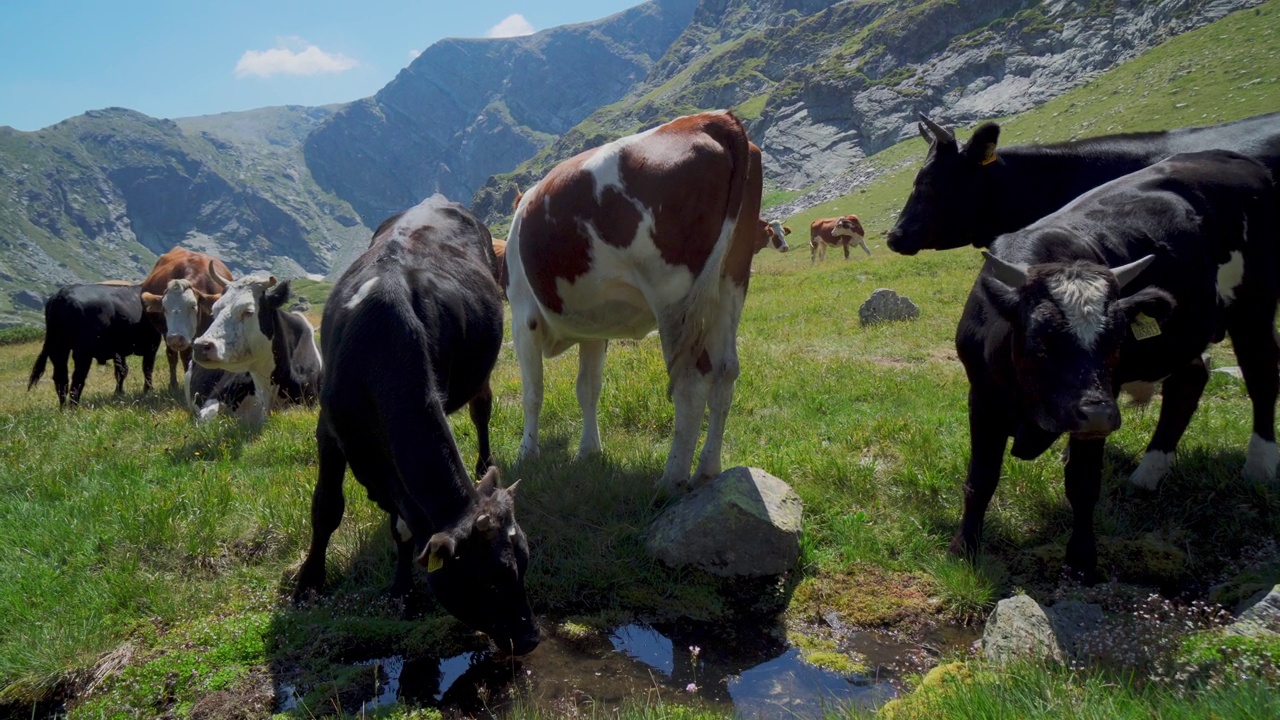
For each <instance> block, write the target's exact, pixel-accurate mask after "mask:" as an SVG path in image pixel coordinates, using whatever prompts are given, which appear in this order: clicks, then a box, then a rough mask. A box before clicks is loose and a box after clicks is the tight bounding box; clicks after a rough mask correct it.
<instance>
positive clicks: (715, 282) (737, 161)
mask: <svg viewBox="0 0 1280 720" xmlns="http://www.w3.org/2000/svg"><path fill="white" fill-rule="evenodd" d="M723 117H724V120H723V121H720V120H718V119H717V120H716V121H711V122H708V123H706V124H705V125H704V126H703V127H702V131H703V132H704V133H705V134H706V135H707V136H709V137H710V138H711V139H712V140H715V141H716V142H718V143H719V144H720V145H721V147H723V148H724V149H725V152H726V153H727V154H728V156H729V161H730V164H731V167H732V169H731V170H730V175H729V189H728V192H727V193H726V194H725V207H724V215H723V217H725V218H726V219H728V220H729V221H728V222H726V223H725V225H724V226H723V228H722V230H721V232H720V237H719V238H717V239H716V244H715V247H714V248H713V249H712V251H711V256H710V257H709V258H707V262H706V264H705V265H704V266H703V268H702V272H701V273H699V274H698V277H696V278H694V281H693V286H692V287H690V288H689V293H688V294H687V295H686V297H685V300H684V302H683V303H681V305H680V306H679V307H677V308H676V309H675V311H674V313H673V314H675V315H676V318H675V322H674V323H673V324H672V326H673V327H674V328H675V330H676V333H677V335H676V337H675V341H674V342H672V343H671V356H670V357H668V358H667V367H668V369H669V371H670V378H671V379H670V380H669V381H668V383H667V398H668V399H670V398H671V393H672V390H673V389H674V385H675V378H677V377H681V376H682V375H683V374H684V373H687V372H690V371H691V369H692V367H693V366H694V365H695V364H696V363H697V361H698V358H699V357H700V356H701V355H702V350H703V348H704V347H705V344H706V340H707V336H708V334H709V333H710V332H711V331H712V330H713V329H714V327H715V322H716V318H717V317H718V316H719V314H720V303H721V288H722V283H723V282H724V279H725V277H724V276H725V261H726V259H727V258H728V257H729V250H730V248H731V247H732V246H733V244H734V243H735V242H736V238H737V237H738V235H739V232H738V230H739V226H740V225H742V223H743V222H744V219H743V218H742V216H741V215H742V211H743V205H744V201H745V198H746V193H747V183H748V181H749V180H750V174H751V142H750V141H749V140H748V139H747V130H746V128H744V127H743V126H742V122H741V121H740V120H738V118H737V117H736V116H734V114H733V113H732V112H729V111H726V112H725V113H724V116H723ZM746 220H747V221H750V220H751V218H747V219H746Z"/></svg>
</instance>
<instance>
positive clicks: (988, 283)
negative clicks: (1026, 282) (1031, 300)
mask: <svg viewBox="0 0 1280 720" xmlns="http://www.w3.org/2000/svg"><path fill="white" fill-rule="evenodd" d="M979 282H980V283H981V285H982V292H983V294H984V295H986V296H987V300H988V301H990V302H991V306H992V307H994V308H995V309H996V312H997V313H999V315H1000V317H1002V318H1004V319H1005V320H1008V321H1009V322H1013V321H1015V320H1016V319H1017V318H1018V303H1019V301H1020V300H1021V294H1020V293H1019V291H1018V288H1015V287H1009V286H1008V285H1005V284H1004V283H1002V282H1000V281H999V280H998V279H996V278H994V277H992V276H990V275H983V276H982V277H981V278H980V279H979Z"/></svg>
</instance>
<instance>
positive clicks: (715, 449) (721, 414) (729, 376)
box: [693, 288, 746, 485]
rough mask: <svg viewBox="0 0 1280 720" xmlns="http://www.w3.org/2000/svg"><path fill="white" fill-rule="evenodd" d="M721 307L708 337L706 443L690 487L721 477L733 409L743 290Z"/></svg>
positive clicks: (734, 293) (743, 299)
mask: <svg viewBox="0 0 1280 720" xmlns="http://www.w3.org/2000/svg"><path fill="white" fill-rule="evenodd" d="M725 300H726V301H725V302H723V303H722V304H721V308H722V310H721V312H722V315H721V317H720V318H719V321H718V322H717V323H716V327H715V329H714V331H713V332H712V333H711V334H710V335H709V336H708V343H707V344H708V348H707V349H708V351H709V354H710V357H711V360H712V363H711V375H710V381H711V388H710V392H709V394H708V397H707V441H706V443H704V444H703V446H702V454H701V455H700V456H699V457H698V467H697V470H695V471H694V473H693V484H694V485H701V484H703V483H706V482H710V481H711V480H713V479H715V478H716V477H717V476H719V475H720V472H721V470H722V468H721V465H720V452H721V448H722V447H723V445H724V430H725V424H726V422H727V420H728V419H729V408H730V406H732V405H733V387H734V384H735V383H737V381H738V373H739V370H740V366H739V363H738V348H737V337H738V320H739V318H740V317H741V316H742V305H743V302H744V301H745V300H746V290H744V289H742V290H740V289H738V288H734V290H733V295H732V297H731V298H726V299H725Z"/></svg>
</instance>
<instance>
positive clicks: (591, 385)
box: [578, 340, 609, 458]
mask: <svg viewBox="0 0 1280 720" xmlns="http://www.w3.org/2000/svg"><path fill="white" fill-rule="evenodd" d="M608 350H609V341H608V340H583V341H582V342H580V343H578V407H579V408H581V409H582V441H581V442H579V443H578V457H579V458H585V457H588V456H591V455H597V454H599V453H600V452H601V449H602V448H601V445H600V421H599V417H598V415H597V411H598V410H599V407H600V389H601V387H602V386H603V385H604V357H605V353H607V352H608Z"/></svg>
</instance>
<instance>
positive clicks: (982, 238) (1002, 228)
mask: <svg viewBox="0 0 1280 720" xmlns="http://www.w3.org/2000/svg"><path fill="white" fill-rule="evenodd" d="M920 119H921V122H920V123H919V125H918V126H917V127H918V129H919V131H920V135H921V137H923V138H924V140H925V142H927V143H929V152H928V155H926V156H925V161H924V166H923V167H921V168H920V172H919V173H917V174H916V179H915V185H914V187H913V188H912V190H911V194H910V195H909V196H908V197H907V203H906V205H905V206H903V208H902V212H901V214H900V215H899V216H898V221H897V222H896V223H895V224H894V226H893V229H892V230H890V231H889V234H888V236H887V238H886V239H887V241H888V245H889V249H890V250H893V251H894V252H896V253H900V254H902V255H915V254H916V253H918V252H920V251H921V250H947V249H950V248H958V247H964V246H966V245H973V246H974V247H980V248H981V247H987V246H988V245H990V244H991V241H993V240H995V239H996V237H997V236H999V235H1001V234H1003V233H1008V232H1013V231H1014V230H1019V229H1021V228H1024V227H1026V226H1028V225H1030V224H1031V223H1033V222H1035V221H1036V220H1039V219H1040V218H1042V217H1044V216H1046V215H1048V214H1049V213H1051V212H1054V211H1056V210H1058V209H1060V208H1062V207H1063V206H1064V205H1066V204H1067V203H1069V202H1071V201H1072V200H1073V199H1075V198H1076V197H1077V196H1079V195H1081V194H1083V193H1085V192H1088V191H1089V190H1092V189H1093V188H1096V187H1098V186H1099V185H1102V184H1103V183H1106V182H1110V181H1112V180H1115V179H1116V178H1118V177H1120V176H1122V175H1127V174H1129V173H1131V172H1135V171H1137V170H1141V169H1142V168H1145V167H1149V166H1151V165H1153V164H1155V163H1157V162H1160V161H1161V160H1164V159H1165V158H1167V157H1169V156H1171V155H1175V154H1178V153H1190V152H1200V151H1205V150H1233V151H1235V152H1238V153H1241V154H1244V155H1248V156H1249V157H1252V158H1253V159H1255V160H1258V161H1259V162H1261V163H1262V164H1263V165H1266V166H1267V169H1269V170H1270V171H1271V172H1272V174H1273V175H1274V174H1280V112H1274V113H1269V114H1266V115H1258V116H1255V117H1251V118H1248V119H1245V120H1237V121H1235V122H1229V123H1223V124H1221V125H1211V126H1208V127H1198V128H1181V129H1178V130H1167V131H1161V132H1147V133H1129V134H1124V135H1103V136H1100V137H1094V138H1085V139H1083V140H1072V141H1070V142H1062V143H1053V144H1049V145H1015V146H1012V147H1005V148H998V147H997V145H998V143H999V139H1000V126H999V125H997V124H996V123H991V122H989V123H984V124H983V125H981V126H980V127H979V128H978V129H977V130H975V131H974V132H973V135H972V136H971V137H970V138H969V140H968V142H966V143H965V144H964V145H963V147H962V146H961V145H960V143H959V142H958V141H957V140H956V136H955V133H953V132H952V131H951V130H949V129H947V128H944V127H942V126H941V125H939V124H937V123H935V122H933V121H932V120H930V119H929V118H927V117H925V116H924V115H921V116H920Z"/></svg>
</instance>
